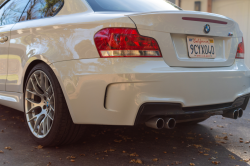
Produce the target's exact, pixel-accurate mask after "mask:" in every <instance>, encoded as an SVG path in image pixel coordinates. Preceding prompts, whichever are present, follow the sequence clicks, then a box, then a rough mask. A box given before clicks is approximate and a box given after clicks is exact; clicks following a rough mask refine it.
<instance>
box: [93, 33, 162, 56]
mask: <svg viewBox="0 0 250 166" xmlns="http://www.w3.org/2000/svg"><path fill="white" fill-rule="evenodd" d="M94 39H95V44H96V47H97V50H98V52H99V54H100V57H101V58H112V57H162V56H161V51H160V48H159V46H158V43H157V42H156V40H155V39H153V38H149V37H145V36H141V35H140V34H139V33H138V32H137V30H136V29H132V28H106V29H102V30H100V31H99V32H97V33H96V35H95V38H94Z"/></svg>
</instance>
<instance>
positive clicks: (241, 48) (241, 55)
mask: <svg viewBox="0 0 250 166" xmlns="http://www.w3.org/2000/svg"><path fill="white" fill-rule="evenodd" d="M244 55H245V47H244V39H243V38H242V42H241V43H240V44H239V45H238V49H237V54H236V57H235V58H236V59H244Z"/></svg>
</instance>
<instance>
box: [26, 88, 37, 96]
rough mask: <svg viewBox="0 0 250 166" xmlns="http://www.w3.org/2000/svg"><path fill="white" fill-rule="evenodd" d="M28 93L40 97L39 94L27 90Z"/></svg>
mask: <svg viewBox="0 0 250 166" xmlns="http://www.w3.org/2000/svg"><path fill="white" fill-rule="evenodd" d="M26 91H27V92H29V93H31V94H33V95H37V96H39V94H37V93H36V92H33V91H31V90H29V89H27V90H26Z"/></svg>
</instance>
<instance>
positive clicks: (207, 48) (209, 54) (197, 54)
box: [187, 36, 216, 58]
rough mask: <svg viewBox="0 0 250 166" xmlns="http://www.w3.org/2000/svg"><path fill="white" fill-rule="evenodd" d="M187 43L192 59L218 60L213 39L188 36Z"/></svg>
mask: <svg viewBox="0 0 250 166" xmlns="http://www.w3.org/2000/svg"><path fill="white" fill-rule="evenodd" d="M187 43H188V53H189V57H190V58H216V53H215V47H214V39H213V38H207V37H195V36H188V37H187Z"/></svg>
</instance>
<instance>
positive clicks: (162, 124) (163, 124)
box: [145, 108, 243, 129]
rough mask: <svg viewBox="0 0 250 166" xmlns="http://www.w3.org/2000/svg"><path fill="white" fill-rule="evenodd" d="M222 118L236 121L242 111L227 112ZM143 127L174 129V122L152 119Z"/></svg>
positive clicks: (241, 114) (170, 119)
mask: <svg viewBox="0 0 250 166" xmlns="http://www.w3.org/2000/svg"><path fill="white" fill-rule="evenodd" d="M222 116H224V117H226V118H231V119H238V118H241V117H242V116H243V109H242V108H239V109H236V110H232V111H228V112H226V113H224V114H223V115H222ZM145 125H146V126H148V127H151V128H153V129H163V128H167V129H174V128H175V126H176V120H175V119H174V118H164V119H163V118H152V119H150V120H148V121H147V122H145Z"/></svg>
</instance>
